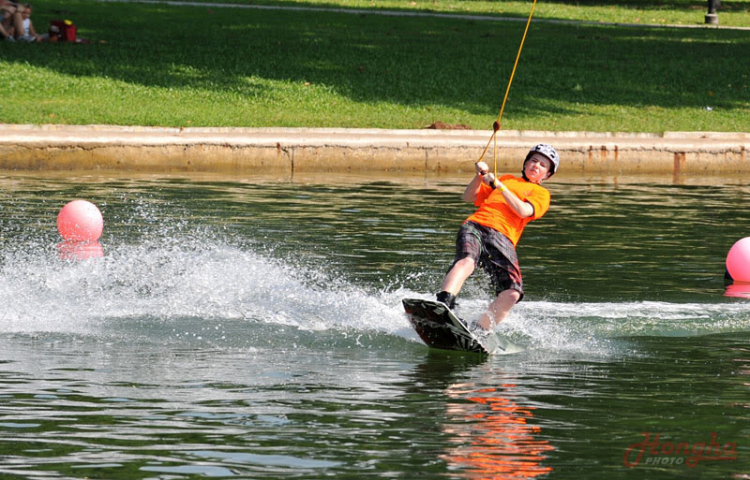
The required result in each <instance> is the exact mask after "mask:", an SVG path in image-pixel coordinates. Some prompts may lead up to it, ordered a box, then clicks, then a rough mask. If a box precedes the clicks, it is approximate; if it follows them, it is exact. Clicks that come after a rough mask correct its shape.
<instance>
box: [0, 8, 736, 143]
mask: <svg viewBox="0 0 750 480" xmlns="http://www.w3.org/2000/svg"><path fill="white" fill-rule="evenodd" d="M487 3H489V2H487ZM529 5H530V4H527V7H528V6H529ZM59 17H64V18H71V19H72V20H74V21H75V22H76V23H77V24H78V25H79V35H80V36H82V37H86V38H88V39H91V40H92V41H93V43H91V44H87V45H63V44H35V45H21V44H9V43H0V95H2V101H1V102H0V121H2V122H6V123H66V124H118V125H161V126H247V127H263V126H290V127H377V128H422V127H424V126H426V125H429V124H431V123H433V122H437V121H441V122H445V123H449V124H465V125H468V126H471V127H473V128H490V126H491V124H492V121H493V120H494V119H495V118H496V116H497V112H498V108H499V104H500V102H501V101H502V95H503V93H504V91H505V87H506V85H507V80H508V76H509V74H510V70H511V68H512V64H513V60H514V58H515V54H516V51H517V48H518V42H519V41H520V38H521V34H522V31H523V26H524V25H523V24H522V23H515V22H509V23H505V22H503V23H497V22H478V21H467V20H456V19H445V18H422V17H420V18H408V17H407V18H400V17H384V16H377V15H350V14H342V13H331V12H320V13H316V12H309V11H307V12H293V11H273V10H245V9H227V8H219V7H214V8H210V9H208V8H205V7H170V6H164V5H146V4H125V3H90V2H80V1H68V2H62V1H52V0H40V1H37V2H35V13H34V20H35V23H36V24H37V25H38V26H43V25H46V24H47V22H48V21H49V20H50V19H52V18H59ZM748 64H750V33H748V32H747V31H731V30H716V29H650V28H642V29H641V28H618V27H610V26H598V25H581V26H574V25H556V24H545V23H536V24H533V25H532V27H531V30H530V32H529V37H528V39H527V43H526V46H525V48H524V52H523V55H522V58H521V64H520V66H519V70H518V72H517V74H516V75H517V76H516V79H515V81H514V84H513V89H512V91H511V96H510V98H509V101H508V106H507V107H506V112H505V115H504V117H503V128H504V129H549V130H592V131H652V132H660V131H664V130H713V131H750V115H748V113H749V112H750V88H748V85H749V84H750V78H749V77H750V70H748V69H747V68H746V67H745V65H748ZM707 107H708V108H707Z"/></svg>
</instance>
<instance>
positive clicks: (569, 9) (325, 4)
mask: <svg viewBox="0 0 750 480" xmlns="http://www.w3.org/2000/svg"><path fill="white" fill-rule="evenodd" d="M190 1H201V0H190ZM208 1H209V2H210V3H236V4H253V5H279V6H291V5H296V6H302V7H319V8H352V9H369V10H390V11H404V12H434V13H446V14H464V15H488V16H493V17H498V16H499V17H524V18H525V17H527V16H528V15H529V9H530V8H531V2H530V1H518V0H503V1H497V0H469V1H467V0H447V1H446V0H428V1H425V0H282V1H274V0H208ZM707 12H708V8H707V3H706V2H705V1H700V0H670V1H663V0H662V1H660V0H618V1H602V0H577V1H575V2H573V1H560V0H553V1H550V0H538V2H537V6H536V9H535V12H534V18H538V19H548V20H578V21H586V22H606V23H633V24H655V25H693V26H695V25H704V24H705V19H704V16H705V14H706V13H707ZM718 14H719V21H720V23H721V25H723V26H736V27H750V0H723V1H722V2H721V7H720V8H719V10H718Z"/></svg>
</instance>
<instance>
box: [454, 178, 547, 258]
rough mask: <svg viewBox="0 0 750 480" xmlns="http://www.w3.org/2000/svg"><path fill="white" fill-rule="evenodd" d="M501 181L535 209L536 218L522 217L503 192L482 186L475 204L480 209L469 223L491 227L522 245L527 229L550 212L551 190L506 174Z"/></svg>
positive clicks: (469, 219) (470, 218)
mask: <svg viewBox="0 0 750 480" xmlns="http://www.w3.org/2000/svg"><path fill="white" fill-rule="evenodd" d="M498 180H500V181H501V182H503V185H505V186H506V187H507V188H508V190H510V191H511V192H513V193H514V194H515V195H516V196H517V197H518V198H520V199H521V201H523V202H529V203H530V204H531V205H532V206H533V207H534V215H532V216H530V217H528V218H521V217H520V216H519V215H518V214H517V213H516V212H515V210H513V209H512V208H511V207H510V205H508V202H506V201H505V198H504V197H503V194H502V192H500V190H493V189H492V187H489V186H487V185H485V184H484V183H482V184H481V186H480V187H479V192H478V193H477V200H476V201H475V202H474V205H476V206H477V207H479V209H478V210H477V211H476V212H474V214H473V215H472V216H470V217H469V218H467V219H466V221H467V222H476V223H478V224H480V225H484V226H485V227H490V228H492V229H495V230H497V231H498V232H500V233H502V234H503V235H505V236H506V237H508V238H509V239H510V241H511V242H513V245H518V240H519V239H520V238H521V234H522V233H523V227H525V226H526V224H527V223H529V222H530V221H532V220H536V219H537V218H541V217H542V216H543V215H544V214H545V213H547V210H549V204H550V194H549V190H547V189H546V188H544V187H542V186H541V185H537V184H535V183H531V182H527V181H526V180H524V179H523V178H518V177H514V176H513V175H503V176H502V177H500V178H499V179H498Z"/></svg>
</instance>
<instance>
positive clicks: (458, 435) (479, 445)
mask: <svg viewBox="0 0 750 480" xmlns="http://www.w3.org/2000/svg"><path fill="white" fill-rule="evenodd" d="M515 388H516V385H514V384H510V383H504V384H502V386H501V387H486V388H482V387H481V386H479V385H477V384H475V383H456V384H453V385H450V386H449V387H448V388H447V389H446V394H447V395H448V396H449V397H450V398H451V399H454V400H458V401H456V402H452V403H449V404H448V409H447V410H448V417H449V418H450V423H448V424H447V425H446V426H445V432H446V433H450V434H452V435H453V439H452V441H451V443H453V446H452V447H450V448H449V449H448V451H447V453H446V454H445V455H444V456H443V458H444V459H445V460H446V461H447V462H448V464H449V465H450V466H451V467H453V468H459V469H461V471H462V473H461V474H459V476H460V477H461V478H467V479H479V478H492V479H498V480H500V479H503V480H505V479H521V478H536V477H538V476H541V475H545V474H548V473H550V472H552V467H549V466H545V465H543V464H542V462H543V461H544V460H545V459H546V458H547V456H546V455H545V452H549V451H552V450H554V447H553V446H552V444H550V442H549V441H548V440H546V439H544V438H541V431H542V429H541V427H539V426H537V425H532V424H530V423H529V422H530V421H531V420H532V419H533V417H534V413H533V412H534V410H535V409H536V407H532V406H529V405H520V404H519V403H518V402H517V401H516V400H514V398H517V397H516V393H515V392H514V390H515Z"/></svg>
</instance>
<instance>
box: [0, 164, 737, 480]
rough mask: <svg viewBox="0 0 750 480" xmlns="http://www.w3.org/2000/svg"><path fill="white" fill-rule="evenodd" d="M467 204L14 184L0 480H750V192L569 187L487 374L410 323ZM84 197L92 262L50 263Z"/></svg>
mask: <svg viewBox="0 0 750 480" xmlns="http://www.w3.org/2000/svg"><path fill="white" fill-rule="evenodd" d="M468 180H469V179H467V178H453V177H451V178H397V177H385V178H379V179H372V178H364V177H363V178H355V177H331V178H326V177H316V178H309V179H304V178H303V179H300V178H295V179H294V180H293V181H292V180H289V179H277V178H269V177H257V178H255V177H252V176H244V177H243V176H237V177H226V176H194V177H181V176H135V177H132V178H128V177H125V176H111V177H110V176H106V175H104V174H98V175H83V174H71V175H69V176H63V175H36V176H35V175H31V174H23V175H21V174H12V173H7V172H6V173H4V174H0V478H2V479H5V478H8V479H12V478H25V479H50V478H54V479H84V478H89V479H95V478H96V479H165V480H167V479H181V478H233V479H234V478H248V479H277V478H301V479H302V478H304V479H312V478H315V479H317V478H332V479H336V478H341V479H359V478H403V479H414V478H430V479H432V478H434V479H445V478H450V479H523V478H550V479H558V478H559V479H581V478H600V477H601V478H609V479H620V478H628V479H629V478H633V479H642V478H648V479H668V478H681V479H682V478H696V479H698V478H700V479H746V478H750V421H749V420H750V400H749V399H750V303H749V302H750V292H748V291H747V290H750V289H744V288H742V287H737V288H733V289H729V290H728V289H727V287H726V285H725V280H724V259H725V257H726V253H727V252H728V250H729V248H730V247H731V246H732V244H733V243H734V242H735V241H736V240H738V239H740V238H743V237H747V236H750V209H749V208H748V207H747V206H748V204H750V184H748V183H747V182H744V181H742V180H739V179H732V178H689V177H688V178H682V179H671V178H670V179H658V178H657V179H638V178H632V179H613V178H608V179H596V178H592V179H580V178H571V177H560V178H558V177H554V178H553V180H552V181H550V182H549V184H548V186H549V188H550V190H551V192H552V196H553V205H552V208H551V209H550V211H549V213H548V214H547V216H545V217H544V218H543V219H541V220H539V221H537V222H533V223H531V224H530V225H529V226H528V227H527V230H526V232H525V233H524V236H523V238H522V239H521V243H520V246H519V249H518V252H519V257H520V261H521V267H522V270H523V273H524V280H525V288H526V297H525V299H524V301H523V302H521V303H520V304H519V305H518V306H517V307H516V308H515V309H514V310H513V312H512V314H511V316H510V318H509V319H508V320H507V321H506V322H504V323H503V324H502V325H501V326H500V328H499V330H498V333H499V334H501V335H503V336H505V337H507V338H508V339H510V340H511V341H512V342H514V343H515V344H517V345H519V346H521V347H522V348H523V351H521V352H519V353H515V354H512V355H501V356H493V357H489V358H487V357H481V356H476V355H472V354H460V353H451V352H443V351H437V350H429V349H427V348H426V347H425V346H424V345H423V344H422V343H421V342H420V341H419V339H418V337H417V336H416V334H415V333H414V332H413V331H412V330H411V328H410V326H409V324H408V322H407V320H406V318H405V316H404V314H403V310H402V307H401V305H400V301H401V299H402V298H404V297H413V296H418V297H426V298H429V297H432V296H433V294H434V292H435V291H436V290H437V288H438V287H439V285H440V282H441V280H442V275H443V274H444V272H445V271H446V269H447V268H448V266H449V264H450V262H451V260H452V256H453V248H454V247H453V245H454V241H455V234H456V232H457V230H458V227H459V225H460V223H461V222H462V221H463V220H464V219H465V218H466V217H467V216H468V215H469V214H470V213H471V212H472V206H471V205H468V204H465V203H462V202H461V201H460V194H461V192H462V190H463V187H464V186H465V184H466V183H467V182H468ZM75 198H85V199H88V200H90V201H92V202H94V203H96V204H97V205H99V207H100V209H101V211H102V213H103V215H104V219H105V230H104V235H103V237H102V239H101V241H100V245H101V248H102V251H103V256H102V257H101V258H90V259H85V260H76V259H74V258H71V255H70V254H69V253H66V252H67V250H65V249H64V247H63V246H61V245H60V243H61V240H60V237H59V235H58V234H57V231H56V226H55V220H56V215H57V212H58V211H59V210H60V208H61V207H62V206H63V205H64V204H65V203H66V202H68V201H70V200H72V199H75ZM489 292H490V289H489V285H488V282H487V281H486V279H485V278H484V277H483V276H482V274H481V273H478V274H477V275H476V276H475V277H474V278H473V279H471V280H470V281H469V282H468V283H467V285H466V287H465V289H464V291H463V292H462V294H461V296H460V297H459V303H460V306H459V313H460V314H461V315H462V316H464V317H466V318H472V317H475V316H479V315H480V314H481V313H482V311H483V308H485V307H486V305H487V303H488V301H489V300H490V297H489Z"/></svg>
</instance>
